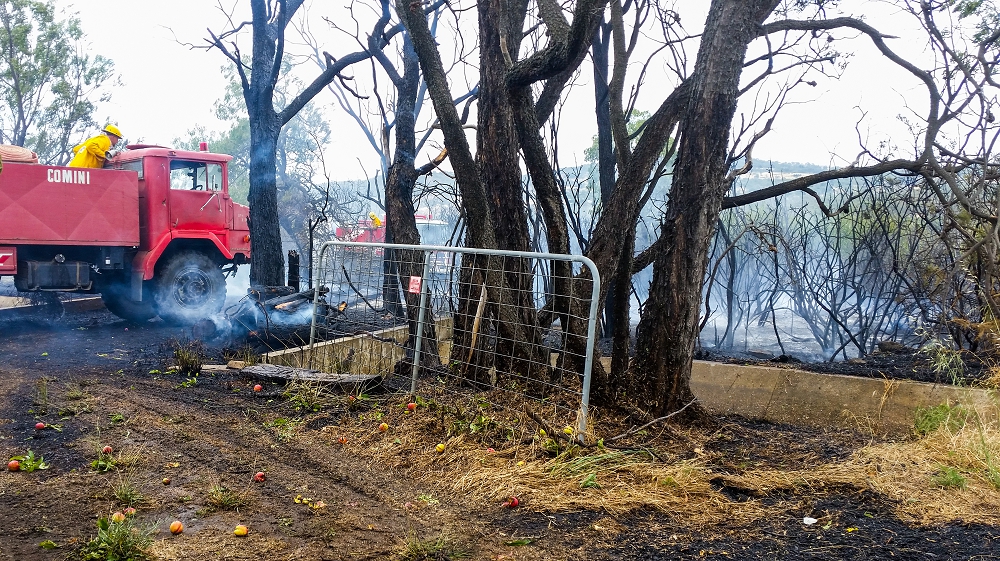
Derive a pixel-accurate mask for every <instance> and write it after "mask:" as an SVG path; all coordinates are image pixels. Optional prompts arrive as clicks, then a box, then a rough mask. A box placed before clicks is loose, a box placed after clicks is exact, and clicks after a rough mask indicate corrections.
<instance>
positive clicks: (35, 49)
mask: <svg viewBox="0 0 1000 561" xmlns="http://www.w3.org/2000/svg"><path fill="white" fill-rule="evenodd" d="M115 81H117V78H116V76H115V74H114V65H113V63H112V62H111V60H109V59H107V58H105V57H102V56H100V55H95V56H93V57H91V55H89V54H87V45H86V42H85V39H84V35H83V31H82V30H81V29H80V22H79V20H78V19H77V18H75V17H72V16H71V17H67V18H65V19H63V18H60V17H59V14H58V13H57V10H56V6H55V2H53V1H52V0H49V1H46V2H38V1H32V0H0V143H4V144H15V145H17V146H23V147H25V148H28V149H30V150H32V151H34V152H36V153H37V154H38V158H39V161H41V162H44V163H49V164H53V163H65V162H66V161H68V160H69V158H70V156H71V152H70V150H71V148H72V147H73V146H74V145H75V144H76V143H77V142H78V141H79V140H82V138H83V135H84V134H86V132H87V131H88V129H92V128H93V127H94V126H95V125H96V124H97V123H96V122H95V121H94V119H93V113H94V107H95V103H96V102H98V101H106V100H107V99H108V98H109V97H110V91H109V90H110V88H108V85H109V84H110V83H113V82H115Z"/></svg>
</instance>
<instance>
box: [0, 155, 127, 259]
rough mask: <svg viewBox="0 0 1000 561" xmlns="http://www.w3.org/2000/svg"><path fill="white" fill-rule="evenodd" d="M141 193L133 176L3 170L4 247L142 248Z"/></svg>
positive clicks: (0, 229) (27, 167)
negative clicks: (28, 245) (140, 246)
mask: <svg viewBox="0 0 1000 561" xmlns="http://www.w3.org/2000/svg"><path fill="white" fill-rule="evenodd" d="M138 206H139V187H138V179H137V174H136V173H135V172H130V171H115V170H106V169H80V168H67V167H61V166H42V165H38V164H14V163H9V164H4V167H3V171H2V172H0V245H18V244H24V243H30V244H35V245H79V246H84V245H86V246H129V247H131V246H137V245H139V215H138V213H137V212H136V209H137V208H138Z"/></svg>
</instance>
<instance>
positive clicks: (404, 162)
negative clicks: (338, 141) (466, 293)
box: [385, 38, 441, 374]
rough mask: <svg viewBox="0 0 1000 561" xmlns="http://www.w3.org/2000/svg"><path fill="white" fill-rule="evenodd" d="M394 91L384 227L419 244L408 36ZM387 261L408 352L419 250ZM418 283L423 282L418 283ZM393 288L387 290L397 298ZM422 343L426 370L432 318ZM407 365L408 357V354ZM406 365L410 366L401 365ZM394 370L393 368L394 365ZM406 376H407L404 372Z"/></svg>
mask: <svg viewBox="0 0 1000 561" xmlns="http://www.w3.org/2000/svg"><path fill="white" fill-rule="evenodd" d="M390 77H391V79H392V81H393V83H394V85H395V86H396V92H397V106H396V148H395V153H394V154H393V161H392V166H390V167H389V173H388V175H387V176H386V181H385V206H386V223H387V224H386V225H387V226H389V227H391V228H392V232H393V237H394V241H395V243H400V244H408V245H418V244H420V231H419V230H417V222H416V218H415V216H414V213H415V209H414V207H413V188H414V186H415V185H416V183H417V178H418V177H419V172H418V171H417V169H416V167H415V158H416V134H415V127H416V101H417V88H418V86H419V84H420V67H419V65H418V62H417V55H416V53H415V52H414V51H413V45H412V43H411V42H410V41H409V39H408V38H404V42H403V75H402V76H399V75H398V74H396V75H391V76H390ZM386 257H387V259H389V260H390V262H391V263H392V264H393V265H394V267H393V268H394V269H395V272H396V273H397V274H394V275H390V278H389V281H390V282H397V283H400V284H402V286H403V287H404V288H403V292H404V294H405V298H406V317H407V322H408V323H409V325H410V337H409V340H408V342H407V348H408V349H410V350H412V349H414V348H415V343H416V333H417V323H418V321H419V312H420V293H412V292H409V291H408V290H407V289H406V287H407V286H408V284H409V279H410V277H421V278H422V277H423V274H424V252H423V251H409V250H399V249H397V250H393V251H392V252H391V258H390V255H389V254H387V256H386ZM421 282H426V279H422V281H421ZM399 289H400V286H399V284H397V285H396V286H393V287H392V290H393V291H394V292H395V293H396V294H398V293H399ZM424 320H425V323H424V329H423V343H422V345H421V349H422V350H421V360H420V362H421V365H423V366H428V367H436V366H440V364H441V361H440V355H439V353H438V346H437V335H436V332H435V329H434V317H433V315H431V314H429V313H427V314H425V316H424ZM410 360H411V361H412V355H410ZM403 362H404V363H406V364H412V362H408V361H403ZM397 366H398V365H397ZM407 374H408V373H407Z"/></svg>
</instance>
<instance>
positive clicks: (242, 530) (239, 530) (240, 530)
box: [233, 524, 250, 536]
mask: <svg viewBox="0 0 1000 561" xmlns="http://www.w3.org/2000/svg"><path fill="white" fill-rule="evenodd" d="M249 532H250V529H249V528H247V527H246V526H244V525H243V524H240V525H238V526H236V529H235V530H233V534H235V535H237V536H245V535H247V534H248V533H249Z"/></svg>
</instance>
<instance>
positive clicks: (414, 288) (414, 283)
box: [409, 277, 421, 294]
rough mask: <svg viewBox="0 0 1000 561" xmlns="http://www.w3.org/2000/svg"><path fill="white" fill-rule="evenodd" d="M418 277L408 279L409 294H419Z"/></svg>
mask: <svg viewBox="0 0 1000 561" xmlns="http://www.w3.org/2000/svg"><path fill="white" fill-rule="evenodd" d="M420 281H421V279H420V277H410V288H409V293H410V294H420Z"/></svg>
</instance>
